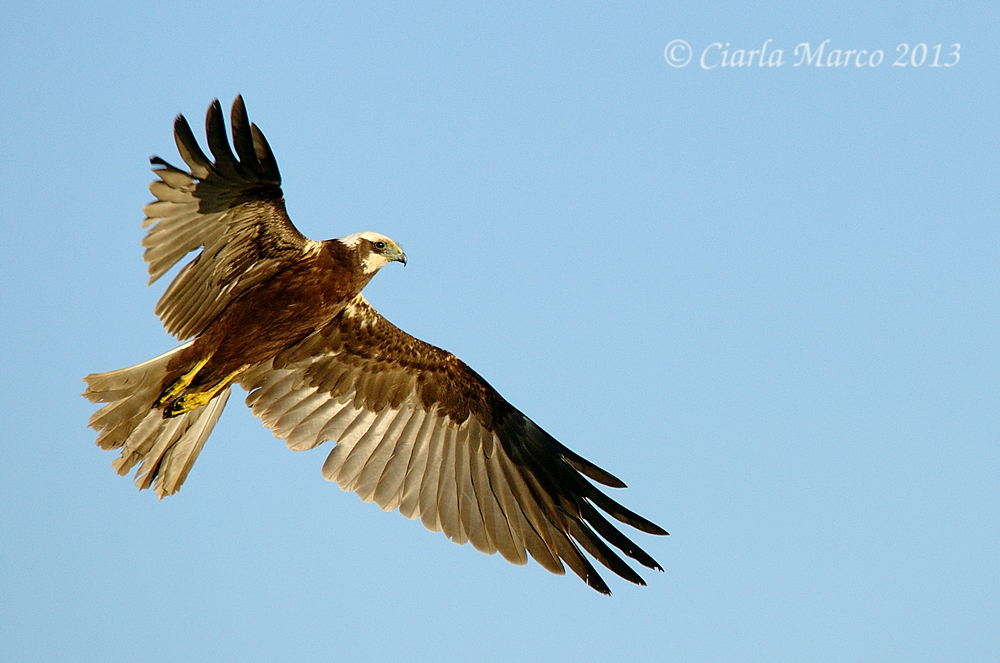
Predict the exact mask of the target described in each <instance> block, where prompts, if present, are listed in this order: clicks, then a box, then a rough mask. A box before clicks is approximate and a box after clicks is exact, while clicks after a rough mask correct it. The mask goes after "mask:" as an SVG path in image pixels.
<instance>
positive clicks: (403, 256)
mask: <svg viewBox="0 0 1000 663" xmlns="http://www.w3.org/2000/svg"><path fill="white" fill-rule="evenodd" d="M393 260H395V261H396V262H401V263H403V267H406V254H405V253H403V249H400V250H399V255H398V256H396V257H395V258H393Z"/></svg>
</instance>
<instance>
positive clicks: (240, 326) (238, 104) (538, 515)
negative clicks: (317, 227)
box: [83, 97, 667, 594]
mask: <svg viewBox="0 0 1000 663" xmlns="http://www.w3.org/2000/svg"><path fill="white" fill-rule="evenodd" d="M205 123H206V134H207V139H208V147H209V148H210V150H211V153H212V155H213V157H214V161H213V160H211V159H209V158H208V157H207V156H206V155H205V153H204V152H203V151H202V150H201V148H200V147H199V146H198V141H197V139H196V138H195V136H194V133H193V132H192V131H191V127H190V126H189V125H188V123H187V120H185V119H184V116H183V115H178V116H177V119H176V121H175V122H174V138H175V141H176V143H177V149H178V151H179V152H180V156H181V158H182V159H183V160H184V163H185V164H186V165H187V168H188V170H183V169H180V168H176V167H174V166H172V165H170V164H169V163H167V162H166V161H164V160H163V159H161V158H159V157H153V158H152V159H151V160H150V161H151V163H152V166H153V172H154V173H155V174H156V176H157V179H156V180H155V181H153V183H152V184H150V187H149V189H150V191H151V192H152V194H153V196H155V198H156V200H154V201H153V202H151V203H149V204H148V205H146V207H145V209H144V212H145V214H146V219H145V221H144V222H143V227H146V228H148V229H149V230H148V232H147V234H146V236H145V238H144V239H143V241H142V245H143V247H144V248H145V254H144V258H145V260H146V262H147V263H149V274H150V277H151V278H150V283H153V282H154V281H156V280H157V279H158V278H160V277H161V276H163V274H165V273H166V272H167V271H168V270H169V269H170V268H171V267H173V266H174V265H175V264H177V262H178V261H180V260H181V259H182V258H184V257H185V256H186V255H187V254H188V253H190V252H192V251H198V250H199V249H200V253H198V255H197V256H195V258H194V259H193V260H191V261H190V262H189V263H187V265H185V266H184V267H183V268H182V269H181V270H180V272H178V274H177V276H176V277H175V278H174V279H173V281H172V282H171V283H170V285H169V287H167V289H166V291H165V292H164V294H163V296H162V298H161V299H160V300H159V302H158V303H157V305H156V314H157V315H158V316H159V317H160V319H161V320H162V322H163V325H164V327H166V330H167V331H168V332H169V333H170V334H172V335H174V336H176V337H177V338H178V340H181V341H186V342H185V343H184V344H182V345H181V346H179V347H177V348H175V349H173V350H171V351H169V352H167V353H165V354H163V355H160V356H159V357H155V358H153V359H150V360H149V361H146V362H143V363H141V364H138V365H136V366H131V367H129V368H122V369H119V370H117V371H110V372H108V373H94V374H91V375H88V376H87V377H86V378H84V380H85V381H86V383H87V389H86V391H85V392H84V394H83V395H84V396H85V397H86V398H88V399H90V400H91V401H93V402H100V403H107V405H105V406H104V407H103V408H101V409H100V410H98V411H97V412H95V413H94V415H93V416H92V417H91V419H90V425H91V427H93V428H95V429H96V430H98V431H99V435H98V437H97V444H98V445H99V446H101V447H102V448H104V449H121V456H120V457H119V458H118V459H116V460H115V461H114V463H113V466H114V468H115V469H116V470H117V471H118V473H119V474H121V475H125V474H127V473H128V472H129V471H130V470H131V469H132V468H133V467H136V466H138V469H137V470H136V479H135V482H136V485H138V486H139V488H140V489H144V488H149V487H150V486H152V487H153V488H154V490H155V491H156V493H157V494H158V495H159V497H160V498H161V499H162V498H163V497H164V496H166V495H170V494H172V493H175V492H176V491H177V490H178V489H180V487H181V484H182V483H183V482H184V480H185V478H187V475H188V472H190V470H191V466H192V465H193V464H194V462H195V460H196V459H197V458H198V454H199V452H200V451H201V449H202V447H203V446H204V444H205V441H206V440H207V439H208V436H209V434H210V433H211V432H212V428H213V427H214V425H215V423H216V421H217V420H218V418H219V416H220V415H221V414H222V410H223V408H224V407H225V405H226V401H227V399H228V398H229V393H230V390H231V388H232V385H234V384H238V385H240V386H241V387H243V389H245V390H246V391H247V392H249V395H248V396H247V399H246V403H247V405H248V406H249V407H250V408H251V410H252V411H253V413H254V414H255V415H256V416H258V417H260V419H261V420H262V421H263V423H264V425H265V426H267V427H268V428H270V429H271V431H272V432H273V433H274V435H275V436H276V437H278V438H279V439H282V440H284V441H285V442H286V443H287V445H288V447H289V448H290V449H292V450H295V451H303V450H306V449H312V448H314V447H316V446H318V445H320V444H322V443H324V442H326V441H333V442H334V443H335V446H334V447H333V450H332V451H331V452H330V454H329V456H327V459H326V462H325V463H324V464H323V476H324V477H325V478H326V479H327V480H329V481H336V482H337V484H338V485H339V486H340V487H341V488H342V489H343V490H345V491H353V492H356V493H357V494H358V496H359V497H361V499H362V500H364V501H366V502H368V501H374V502H376V503H377V504H378V505H379V506H380V507H381V508H382V509H384V510H386V511H392V510H394V509H399V511H400V513H402V514H403V515H404V516H406V517H407V518H411V519H415V518H420V520H421V521H422V522H423V524H424V525H425V526H426V527H427V528H428V529H430V530H432V531H443V532H444V533H445V534H446V535H447V536H448V538H450V539H451V540H452V541H454V542H456V543H459V544H462V543H465V542H467V541H469V542H471V543H472V545H473V546H475V548H476V549H477V550H481V551H483V552H485V553H489V554H493V553H495V552H498V551H499V552H500V554H501V555H503V556H504V558H506V559H507V560H508V561H510V562H513V563H514V564H526V563H527V561H528V555H529V554H530V555H531V557H533V558H534V559H535V560H537V561H538V563H539V564H541V565H542V566H543V567H544V568H546V569H548V570H549V571H551V572H553V573H557V574H562V573H565V571H564V567H563V563H565V564H566V565H567V566H569V568H570V569H572V570H573V571H574V572H575V573H576V574H577V575H578V576H580V578H582V579H583V580H584V581H585V582H586V583H587V584H588V585H590V586H591V587H593V588H594V589H596V590H597V591H599V592H602V593H604V594H610V593H611V592H610V589H609V588H608V585H607V584H606V583H605V581H604V580H603V579H602V578H601V576H600V575H598V573H597V571H596V569H595V568H594V566H593V565H592V563H591V562H590V560H589V559H588V558H587V557H586V556H585V555H584V554H583V551H586V552H587V553H589V554H590V555H591V556H593V557H594V558H595V559H597V560H598V561H600V562H601V563H602V564H603V565H604V566H606V567H607V568H609V569H610V570H611V571H613V572H614V573H616V574H618V575H619V576H621V577H622V578H625V579H626V580H629V581H631V582H634V583H637V584H640V585H642V584H645V583H644V582H643V580H642V578H641V577H640V576H639V574H638V573H636V572H635V571H634V570H633V569H632V567H630V566H629V565H628V564H627V563H626V562H625V561H624V560H623V559H622V558H621V557H620V556H619V555H618V553H617V552H615V551H614V550H612V548H611V546H614V547H616V548H618V550H620V551H621V552H622V553H624V554H625V555H626V556H628V557H631V558H632V559H634V560H636V561H637V562H638V563H639V564H642V565H643V566H646V567H648V568H652V569H657V570H660V571H662V570H663V569H662V568H661V567H660V565H659V564H657V562H656V561H655V560H654V559H653V558H652V557H650V556H649V555H648V554H647V553H646V552H645V551H643V550H642V549H641V548H640V547H639V546H638V545H636V544H635V543H633V542H632V541H631V540H630V539H629V538H628V537H626V536H625V535H624V534H623V533H622V532H621V531H619V530H618V529H617V527H615V525H613V524H612V523H611V521H609V520H608V519H607V518H606V517H605V516H604V515H603V514H602V513H601V511H603V512H605V513H606V514H608V515H610V516H611V517H613V518H614V519H616V520H618V521H620V522H622V523H626V524H628V525H630V526H632V527H635V528H637V529H639V530H641V531H643V532H647V533H649V534H661V535H662V534H666V533H667V532H665V531H664V530H663V529H662V528H660V527H659V526H657V525H655V524H653V523H652V522H650V521H649V520H647V519H645V518H643V517H642V516H639V515H638V514H636V513H633V512H632V511H630V510H628V509H626V508H625V507H623V506H622V505H620V504H619V503H618V502H616V501H614V500H613V499H611V498H610V497H608V496H607V495H605V494H604V493H603V492H601V491H600V490H599V489H598V488H597V487H596V486H595V485H594V484H593V483H592V482H591V481H593V482H597V483H600V484H604V485H605V486H611V487H614V488H624V487H625V484H624V483H622V482H621V481H620V480H619V479H618V478H616V477H615V476H613V475H611V474H610V473H608V472H606V471H605V470H602V469H601V468H599V467H597V466H596V465H594V464H593V463H591V462H590V461H588V460H586V459H584V458H582V457H581V456H579V455H577V454H575V453H573V452H572V451H570V450H569V449H568V448H566V447H565V446H563V445H562V444H560V443H559V442H558V441H556V440H555V439H554V438H553V437H552V436H551V435H549V434H548V433H546V432H545V431H544V430H542V429H541V428H539V427H538V426H537V425H536V424H535V423H534V422H533V421H531V420H530V419H528V417H526V416H525V415H524V414H522V413H521V412H520V411H518V410H517V409H516V408H515V407H514V406H512V405H511V404H510V403H508V402H507V401H506V400H504V399H503V397H502V396H500V394H499V393H497V392H496V390H494V389H493V387H491V386H490V385H489V384H488V383H487V382H486V380H484V379H483V378H482V377H480V376H479V374H478V373H476V372H475V371H473V370H472V369H471V368H469V367H468V366H467V365H466V364H464V363H463V362H462V361H461V360H459V359H458V358H457V357H455V356H454V355H453V354H451V353H449V352H446V351H444V350H442V349H440V348H437V347H435V346H433V345H430V344H428V343H425V342H423V341H420V340H418V339H416V338H414V337H412V336H410V335H409V334H407V333H406V332H404V331H401V330H400V329H398V328H397V327H395V326H394V325H393V324H392V323H390V322H389V321H388V320H386V319H385V318H383V317H382V316H381V315H379V313H378V312H377V311H375V309H374V308H372V306H371V305H370V304H369V303H368V302H367V301H366V300H365V298H364V297H363V296H362V295H361V290H362V289H363V288H364V287H365V285H367V284H368V282H369V281H370V280H371V279H372V277H374V276H375V274H376V272H378V271H379V269H381V268H382V267H384V266H385V265H387V264H389V263H391V262H401V263H403V264H404V265H405V264H406V254H404V253H403V250H402V249H401V248H400V247H399V245H398V244H396V242H394V241H392V240H391V239H389V238H388V237H385V236H384V235H380V234H377V233H374V232H359V233H354V234H351V235H347V236H345V237H341V238H339V239H333V240H327V241H323V242H317V241H313V240H310V239H307V238H306V237H304V236H303V235H302V234H301V233H299V231H298V230H297V229H296V228H295V226H293V225H292V222H291V220H290V219H289V218H288V215H287V214H286V212H285V203H284V198H283V196H282V191H281V176H280V175H279V173H278V164H277V162H276V161H275V158H274V154H273V153H272V152H271V148H270V146H269V145H268V143H267V140H265V138H264V134H262V133H261V131H260V130H259V129H258V128H257V126H256V125H254V124H251V123H250V121H249V119H248V117H247V111H246V107H245V105H244V103H243V99H242V97H237V98H236V100H235V101H234V103H233V107H232V113H231V120H230V124H231V127H232V147H230V143H229V139H228V138H227V136H226V126H225V121H224V119H223V111H222V107H221V106H220V104H219V102H218V100H216V101H215V102H213V103H212V104H211V106H210V107H209V109H208V113H207V117H206V121H205ZM234 149H235V154H234V153H233V150H234ZM599 509H600V511H599ZM608 544H611V545H608Z"/></svg>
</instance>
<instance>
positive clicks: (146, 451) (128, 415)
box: [83, 343, 230, 499]
mask: <svg viewBox="0 0 1000 663" xmlns="http://www.w3.org/2000/svg"><path fill="white" fill-rule="evenodd" d="M190 345H191V343H185V344H184V345H182V346H180V347H177V348H174V349H173V350H171V351H170V352H166V353H164V354H162V355H160V356H159V357H154V358H153V359H150V360H149V361H145V362H143V363H141V364H137V365H135V366H130V367H128V368H121V369H118V370H117V371H110V372H108V373H92V374H90V375H88V376H87V377H85V378H84V381H85V382H86V383H87V390H86V391H84V392H83V396H84V397H85V398H88V399H89V400H90V401H92V402H94V403H107V405H105V406H104V407H103V408H101V409H100V410H98V411H97V412H95V413H94V414H93V416H91V417H90V427H91V428H94V429H95V430H97V431H99V435H98V436H97V444H98V446H100V447H101V448H102V449H121V450H122V453H121V456H120V457H119V458H118V459H117V460H115V461H114V463H112V466H113V467H114V468H115V470H117V471H118V474H121V475H122V476H124V475H126V474H128V472H129V470H131V469H132V468H133V467H135V466H136V465H137V464H139V463H141V464H140V465H139V469H138V470H137V471H136V475H135V484H136V485H137V486H138V487H139V489H140V490H143V489H146V488H149V487H150V486H153V488H154V490H155V491H156V494H157V495H158V496H159V497H160V499H163V497H165V496H166V495H172V494H173V493H176V492H177V491H178V490H180V487H181V484H183V483H184V479H186V478H187V475H188V472H190V471H191V466H192V465H194V462H195V461H196V460H197V459H198V454H199V453H201V448H202V447H203V446H205V440H207V439H208V436H209V435H210V434H211V432H212V428H213V427H214V426H215V422H216V421H218V419H219V416H220V415H221V414H222V410H223V409H224V408H225V407H226V401H227V400H228V399H229V392H230V389H229V387H226V388H225V389H222V390H221V391H219V393H218V394H216V395H215V397H214V398H212V400H211V401H209V402H208V403H207V404H206V405H204V406H203V407H199V408H198V409H195V410H190V411H188V412H185V413H183V414H180V415H178V416H174V417H169V418H164V416H163V409H162V407H156V406H155V404H156V401H157V399H158V398H159V397H160V394H161V393H162V390H163V383H164V381H165V379H166V377H167V370H168V368H167V365H168V363H169V362H170V360H171V359H172V358H173V357H175V356H176V355H177V353H179V352H180V351H182V350H184V349H185V348H187V347H188V346H190Z"/></svg>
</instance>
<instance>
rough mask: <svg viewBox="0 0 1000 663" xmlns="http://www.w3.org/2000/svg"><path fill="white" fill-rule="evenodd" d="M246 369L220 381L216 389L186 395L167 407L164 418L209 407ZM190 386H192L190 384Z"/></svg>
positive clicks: (234, 372)
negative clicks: (216, 396) (210, 402)
mask: <svg viewBox="0 0 1000 663" xmlns="http://www.w3.org/2000/svg"><path fill="white" fill-rule="evenodd" d="M245 368H246V367H241V368H239V369H237V370H235V371H233V372H232V373H230V374H229V375H227V376H226V377H224V378H223V379H222V380H220V381H219V382H218V384H216V385H215V386H214V387H212V388H210V389H208V390H206V391H196V392H194V393H191V394H184V395H183V396H181V397H180V398H178V399H177V400H176V401H174V402H173V403H171V404H170V405H169V406H168V407H167V409H166V410H165V411H164V416H166V417H176V416H177V415H179V414H184V413H185V412H190V411H191V410H197V409H198V408H200V407H202V406H203V405H207V404H208V402H209V401H210V400H212V399H213V398H215V395H216V394H218V393H219V392H220V391H222V390H223V389H225V388H226V387H228V386H229V383H230V382H232V381H233V379H234V378H235V377H236V376H237V375H239V374H240V373H242V372H243V371H244V369H245ZM188 384H190V382H189V383H188Z"/></svg>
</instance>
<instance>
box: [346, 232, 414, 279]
mask: <svg viewBox="0 0 1000 663" xmlns="http://www.w3.org/2000/svg"><path fill="white" fill-rule="evenodd" d="M338 241H339V242H341V243H342V244H344V245H346V246H348V247H350V248H352V249H354V250H355V251H356V252H357V255H358V261H359V262H360V263H361V266H362V269H363V270H364V272H365V274H374V273H375V272H377V271H378V270H380V269H382V268H383V267H385V266H386V265H388V264H389V263H390V262H401V263H403V264H404V265H405V264H406V254H405V253H403V249H401V248H399V244H396V242H394V241H392V240H391V239H389V238H388V237H386V236H385V235H380V234H378V233H373V232H363V233H354V234H353V235H347V236H346V237H341V238H340V239H339V240H338Z"/></svg>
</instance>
